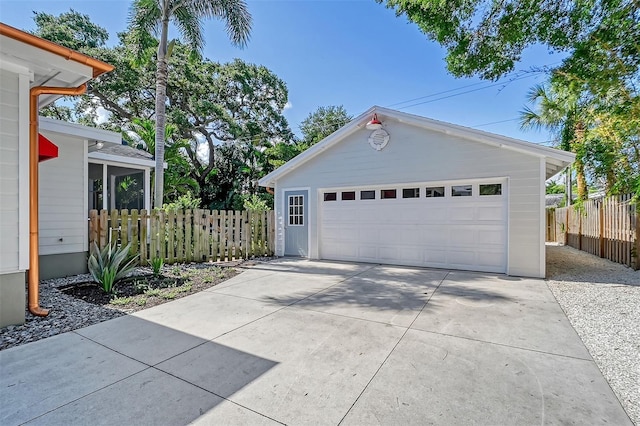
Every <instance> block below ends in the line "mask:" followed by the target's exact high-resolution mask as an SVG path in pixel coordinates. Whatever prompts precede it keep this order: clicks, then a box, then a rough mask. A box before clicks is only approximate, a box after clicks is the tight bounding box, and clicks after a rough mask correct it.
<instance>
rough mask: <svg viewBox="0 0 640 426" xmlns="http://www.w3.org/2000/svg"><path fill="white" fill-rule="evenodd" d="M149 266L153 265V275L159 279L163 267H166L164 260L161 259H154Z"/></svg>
mask: <svg viewBox="0 0 640 426" xmlns="http://www.w3.org/2000/svg"><path fill="white" fill-rule="evenodd" d="M149 264H151V269H153V275H154V276H155V277H157V276H158V275H160V271H161V270H162V266H164V259H163V258H161V257H154V258H153V259H151V260H150V261H149Z"/></svg>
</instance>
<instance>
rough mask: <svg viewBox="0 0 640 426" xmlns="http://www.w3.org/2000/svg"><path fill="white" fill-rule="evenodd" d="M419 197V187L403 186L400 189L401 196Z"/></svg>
mask: <svg viewBox="0 0 640 426" xmlns="http://www.w3.org/2000/svg"><path fill="white" fill-rule="evenodd" d="M418 197H420V188H405V189H403V190H402V198H418Z"/></svg>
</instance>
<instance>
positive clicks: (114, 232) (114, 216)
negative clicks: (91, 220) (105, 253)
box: [109, 209, 120, 246]
mask: <svg viewBox="0 0 640 426" xmlns="http://www.w3.org/2000/svg"><path fill="white" fill-rule="evenodd" d="M119 229H120V226H119V225H118V210H116V209H113V210H111V240H110V241H109V244H111V245H113V246H117V245H118V230H119Z"/></svg>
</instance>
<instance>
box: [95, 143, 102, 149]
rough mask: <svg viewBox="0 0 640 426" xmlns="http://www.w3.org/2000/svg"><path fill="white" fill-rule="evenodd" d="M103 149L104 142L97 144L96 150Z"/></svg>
mask: <svg viewBox="0 0 640 426" xmlns="http://www.w3.org/2000/svg"><path fill="white" fill-rule="evenodd" d="M102 147H104V142H102V141H97V142H96V149H102Z"/></svg>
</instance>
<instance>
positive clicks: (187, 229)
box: [184, 209, 193, 262]
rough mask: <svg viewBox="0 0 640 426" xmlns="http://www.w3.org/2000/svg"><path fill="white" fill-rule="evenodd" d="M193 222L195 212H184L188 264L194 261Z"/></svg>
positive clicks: (185, 249) (185, 253)
mask: <svg viewBox="0 0 640 426" xmlns="http://www.w3.org/2000/svg"><path fill="white" fill-rule="evenodd" d="M192 221H193V211H192V210H189V209H187V210H185V211H184V260H185V261H187V262H191V261H192V260H193V249H192V243H191V236H192V234H193V233H192V231H191V223H192Z"/></svg>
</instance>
